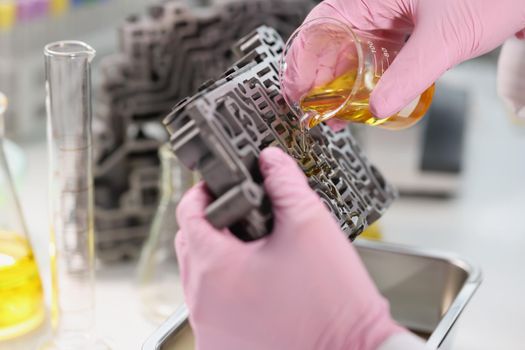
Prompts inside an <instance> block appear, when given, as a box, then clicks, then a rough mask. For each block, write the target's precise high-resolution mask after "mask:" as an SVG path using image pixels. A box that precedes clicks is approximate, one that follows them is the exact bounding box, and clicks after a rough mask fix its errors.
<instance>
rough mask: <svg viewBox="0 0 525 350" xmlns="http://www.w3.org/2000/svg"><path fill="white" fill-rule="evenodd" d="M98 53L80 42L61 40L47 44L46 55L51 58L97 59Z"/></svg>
mask: <svg viewBox="0 0 525 350" xmlns="http://www.w3.org/2000/svg"><path fill="white" fill-rule="evenodd" d="M95 54H96V51H95V49H93V48H92V47H91V46H89V45H88V44H86V43H85V42H83V41H79V40H60V41H55V42H52V43H49V44H47V45H46V46H45V47H44V55H46V56H50V57H67V58H75V57H88V58H89V59H91V58H93V57H95Z"/></svg>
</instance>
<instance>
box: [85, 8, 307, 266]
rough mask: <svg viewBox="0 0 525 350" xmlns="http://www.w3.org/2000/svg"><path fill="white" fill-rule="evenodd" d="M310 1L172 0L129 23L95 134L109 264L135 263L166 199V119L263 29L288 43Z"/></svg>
mask: <svg viewBox="0 0 525 350" xmlns="http://www.w3.org/2000/svg"><path fill="white" fill-rule="evenodd" d="M313 5H314V3H313V2H311V1H309V0H216V1H200V2H199V1H198V2H191V3H190V2H183V1H176V0H173V1H165V2H163V3H161V4H159V5H153V6H150V7H149V9H148V11H147V13H146V14H141V15H135V16H131V17H129V18H128V19H127V20H126V21H125V23H123V24H122V25H121V27H120V29H119V44H120V50H119V52H118V53H117V54H114V55H111V56H108V57H106V58H105V59H104V60H103V62H101V72H102V74H101V79H102V80H101V84H100V88H99V90H98V91H97V97H96V98H97V100H96V104H95V105H96V107H95V108H96V113H95V118H96V119H95V122H94V135H95V140H96V151H95V161H96V166H95V225H96V232H97V251H98V255H99V258H101V259H102V260H104V261H115V260H119V259H122V258H133V257H135V256H136V255H137V254H138V253H139V251H140V247H141V245H142V242H143V241H144V238H145V236H146V235H147V232H148V228H149V225H150V223H151V219H152V216H153V214H154V211H155V208H156V205H157V201H158V176H159V174H160V170H159V158H158V154H157V149H158V147H159V146H160V144H161V143H162V142H165V141H166V140H167V134H166V132H165V131H164V129H163V127H162V126H161V123H160V122H161V120H162V118H163V117H165V116H166V115H167V114H168V113H169V111H170V109H171V107H172V106H173V105H175V104H176V103H177V102H178V101H179V100H181V99H182V98H184V97H186V96H188V95H190V94H192V93H194V92H196V91H197V88H198V86H199V85H201V84H202V83H203V82H205V81H206V80H208V79H210V78H215V77H218V76H219V75H220V74H222V73H223V71H224V70H225V69H226V68H227V67H228V66H229V65H230V64H231V63H232V62H233V60H234V59H233V54H232V51H231V47H232V45H233V44H234V43H235V42H236V41H237V40H238V39H239V38H241V37H242V36H244V35H246V34H247V33H249V32H250V31H252V30H253V29H254V28H256V27H258V26H259V25H262V24H266V25H269V26H272V27H274V28H276V29H277V31H278V32H279V34H280V35H282V36H283V37H284V38H287V37H288V36H289V35H290V34H291V33H292V31H293V30H294V29H295V28H296V27H297V26H298V25H300V24H301V22H302V21H303V19H304V17H305V16H306V14H307V13H308V11H309V10H310V9H311V8H312V7H313Z"/></svg>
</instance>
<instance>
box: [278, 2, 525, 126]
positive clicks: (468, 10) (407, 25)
mask: <svg viewBox="0 0 525 350" xmlns="http://www.w3.org/2000/svg"><path fill="white" fill-rule="evenodd" d="M326 18H330V19H334V20H338V21H340V22H342V23H345V24H346V25H347V26H348V27H349V28H351V29H352V30H353V31H354V32H356V33H357V34H358V36H359V34H360V33H366V35H373V36H374V37H375V38H377V37H380V38H382V39H384V40H385V41H388V42H398V43H399V42H403V43H404V38H406V37H408V35H410V37H409V39H408V41H406V43H404V45H402V47H401V48H400V50H399V52H396V54H395V58H394V59H393V60H392V56H393V55H391V54H390V55H389V54H388V53H387V52H386V51H388V47H380V48H372V52H373V54H374V55H375V56H376V57H373V60H376V64H377V65H378V66H379V68H377V67H375V72H373V74H372V75H374V74H375V75H376V76H377V75H378V74H377V71H378V69H379V70H380V72H379V75H380V79H378V81H377V82H375V81H374V82H373V83H374V84H373V87H372V88H371V87H369V88H368V90H369V91H371V93H370V94H369V100H368V99H367V100H366V102H367V104H368V103H369V112H370V114H371V115H373V116H375V117H377V119H385V118H388V117H390V116H392V115H394V114H396V113H399V112H400V111H403V110H404V109H405V108H407V107H410V105H411V102H413V101H414V99H416V98H417V97H418V96H420V95H421V94H422V93H424V92H425V91H426V90H427V89H429V87H431V86H432V84H433V83H434V82H435V81H436V80H437V79H438V78H439V77H440V76H441V75H442V74H443V73H444V72H445V71H446V70H448V69H449V68H451V67H453V66H454V65H456V64H458V63H460V62H462V61H465V60H468V59H470V58H473V57H476V56H479V55H481V54H484V53H486V52H488V51H490V50H492V49H494V48H496V47H497V46H498V45H500V44H502V43H503V42H504V41H505V40H506V39H507V38H509V37H511V36H512V35H513V34H515V33H517V32H520V31H521V30H522V29H523V28H525V6H524V4H523V1H522V0H501V1H492V0H464V1H457V0H441V1H428V0H363V1H355V0H325V1H324V2H322V3H321V4H319V5H318V6H317V7H316V8H315V9H314V10H313V11H312V12H311V13H310V15H309V16H308V17H307V19H306V20H305V24H307V23H309V22H312V21H315V20H323V19H326ZM310 32H314V31H310ZM301 35H302V36H301V37H300V42H301V45H296V46H297V48H295V52H292V53H293V54H292V55H288V56H289V58H288V59H287V62H286V63H287V66H288V68H290V67H291V69H289V72H286V73H285V74H284V76H283V81H284V82H285V84H283V90H284V91H283V92H284V94H285V97H286V95H288V97H289V99H292V100H293V99H294V97H295V98H297V96H298V95H304V93H305V92H308V91H309V90H310V89H312V88H315V87H317V86H319V84H323V83H327V82H328V80H329V79H333V78H336V77H338V76H339V75H340V74H341V72H342V71H343V70H344V66H345V63H344V61H345V60H347V63H346V66H348V65H349V64H353V61H352V60H351V59H354V60H357V58H351V59H349V58H348V56H356V57H357V56H358V55H357V53H356V54H355V55H354V52H351V53H350V54H348V52H349V51H348V50H346V51H345V50H341V52H345V54H346V56H345V55H341V54H340V55H338V56H337V57H336V58H337V59H333V60H330V59H327V57H330V54H333V52H336V53H337V50H328V49H326V48H323V52H322V55H320V54H318V55H316V54H313V55H312V53H311V52H310V53H308V52H305V51H308V50H309V49H310V48H311V46H312V45H310V44H311V42H315V43H318V42H319V40H311V39H312V38H311V37H309V34H308V32H307V31H304V32H303V33H301ZM364 41H367V38H366V36H365V40H364ZM327 42H328V41H327ZM327 42H324V43H323V44H325V45H326V44H327ZM372 42H373V40H372ZM315 43H314V44H315ZM309 45H310V46H309ZM366 49H367V47H366V45H364V47H363V50H366ZM381 50H384V51H385V53H386V57H385V55H377V52H378V51H381ZM379 53H380V54H381V52H379ZM378 56H379V57H380V60H381V62H379V63H377V57H378ZM316 57H317V58H318V59H317V60H316ZM385 66H387V68H386V69H384V70H382V69H381V67H383V68H384V67H385ZM342 67H343V68H342ZM364 69H365V70H366V66H365V68H364ZM294 73H299V74H300V76H299V77H298V75H297V74H294ZM356 78H357V76H356ZM287 81H288V82H290V81H293V83H289V84H286V82H287ZM362 81H363V82H364V85H366V76H365V77H364V78H363V79H362ZM375 83H377V84H375ZM357 97H359V96H358V95H357ZM353 98H354V99H356V96H355V95H354V97H353ZM357 100H358V102H360V101H361V100H359V99H358V98H357ZM289 104H290V102H289ZM336 117H338V116H336ZM353 117H355V116H353ZM359 118H360V116H358V120H357V121H361V120H359ZM343 119H347V120H353V119H352V118H343ZM361 122H366V123H368V124H373V125H379V124H380V123H381V121H378V120H372V119H370V118H368V119H366V120H365V121H361ZM410 125H411V124H410Z"/></svg>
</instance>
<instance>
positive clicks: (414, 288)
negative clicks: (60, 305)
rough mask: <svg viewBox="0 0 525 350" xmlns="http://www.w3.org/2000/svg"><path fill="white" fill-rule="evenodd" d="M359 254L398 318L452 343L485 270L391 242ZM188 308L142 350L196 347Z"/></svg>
mask: <svg viewBox="0 0 525 350" xmlns="http://www.w3.org/2000/svg"><path fill="white" fill-rule="evenodd" d="M355 247H356V248H357V250H358V252H359V255H360V256H361V258H362V259H363V261H364V264H365V266H366V268H367V269H368V271H369V272H370V275H371V276H372V279H373V280H374V281H375V283H376V284H377V286H378V288H379V290H380V291H381V293H382V294H383V295H384V296H385V297H386V298H387V299H388V300H389V301H390V307H391V311H392V315H393V317H394V318H395V319H396V320H397V321H398V322H399V323H401V324H402V325H404V326H406V327H407V328H409V329H410V330H412V331H413V332H415V333H416V334H418V335H420V336H421V337H423V338H424V339H426V340H427V344H428V346H429V348H431V349H446V348H448V347H449V346H450V343H451V339H452V333H453V331H454V324H455V322H456V320H457V318H458V317H459V315H460V314H461V312H462V311H463V309H464V308H465V306H466V305H467V303H468V301H469V300H470V298H471V297H472V295H473V294H474V292H475V291H476V289H477V287H478V286H479V284H480V283H481V272H480V270H479V269H478V268H477V267H476V266H474V265H472V264H470V263H468V262H467V261H465V260H464V259H462V258H459V257H456V256H454V255H451V254H447V253H442V252H434V251H428V250H425V249H416V248H409V247H405V246H400V245H392V244H387V243H378V242H369V241H362V240H361V241H358V242H356V243H355ZM193 348H194V342H193V336H192V334H191V329H190V327H189V323H188V310H187V309H186V307H181V308H180V309H179V310H177V312H176V313H175V314H174V315H173V316H171V317H170V318H169V319H168V320H167V321H166V322H165V323H164V324H162V326H161V327H160V328H158V329H157V330H156V331H155V332H154V333H153V334H152V335H151V336H150V337H149V338H148V339H147V341H146V342H145V343H144V345H143V347H142V349H143V350H161V349H162V350H192V349H193Z"/></svg>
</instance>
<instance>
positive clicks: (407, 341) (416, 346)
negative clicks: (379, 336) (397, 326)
mask: <svg viewBox="0 0 525 350" xmlns="http://www.w3.org/2000/svg"><path fill="white" fill-rule="evenodd" d="M400 349H403V350H431V349H430V347H427V346H426V344H425V342H424V341H423V340H422V339H421V338H419V337H417V336H415V335H414V334H412V333H408V332H403V333H396V334H393V335H391V336H390V337H388V338H387V339H386V340H385V341H384V342H383V344H381V345H380V346H379V348H377V350H400Z"/></svg>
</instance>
